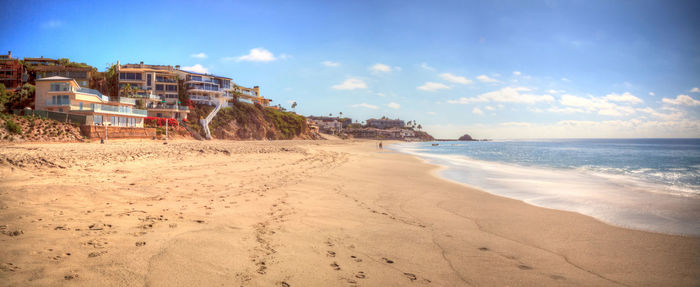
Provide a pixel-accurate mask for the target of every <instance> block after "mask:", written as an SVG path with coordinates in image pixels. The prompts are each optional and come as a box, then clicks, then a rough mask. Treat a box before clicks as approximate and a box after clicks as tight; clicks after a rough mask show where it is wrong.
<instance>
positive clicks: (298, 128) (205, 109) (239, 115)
mask: <svg viewBox="0 0 700 287" xmlns="http://www.w3.org/2000/svg"><path fill="white" fill-rule="evenodd" d="M212 109H213V107H211V106H206V105H198V106H196V107H195V108H194V109H193V110H192V111H191V112H190V114H189V116H188V118H189V119H190V123H189V124H188V125H189V127H191V128H192V129H194V130H196V131H198V132H200V133H201V131H202V127H201V126H199V118H200V117H202V118H204V117H206V116H207V115H208V114H209V112H211V110H212ZM209 129H210V130H211V134H212V137H213V138H215V139H226V140H290V139H320V136H319V135H318V134H316V133H314V132H312V131H311V130H310V129H309V127H308V125H307V124H306V118H305V117H304V116H300V115H297V114H294V113H291V112H283V111H279V110H276V109H273V108H265V107H262V106H260V105H253V104H249V103H243V102H236V103H234V106H233V107H230V108H222V109H221V110H220V111H219V112H218V113H217V114H216V116H215V117H214V119H213V120H212V121H211V123H210V124H209Z"/></svg>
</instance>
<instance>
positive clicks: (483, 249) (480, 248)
mask: <svg viewBox="0 0 700 287" xmlns="http://www.w3.org/2000/svg"><path fill="white" fill-rule="evenodd" d="M479 250H481V251H489V250H490V249H488V248H487V247H479Z"/></svg>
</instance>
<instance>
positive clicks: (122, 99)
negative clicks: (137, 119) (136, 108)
mask: <svg viewBox="0 0 700 287" xmlns="http://www.w3.org/2000/svg"><path fill="white" fill-rule="evenodd" d="M119 102H120V103H122V104H132V105H135V104H136V99H130V98H125V97H119Z"/></svg>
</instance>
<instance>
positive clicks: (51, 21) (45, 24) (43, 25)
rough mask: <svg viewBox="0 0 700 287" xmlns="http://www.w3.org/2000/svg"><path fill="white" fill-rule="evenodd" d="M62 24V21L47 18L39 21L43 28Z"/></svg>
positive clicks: (56, 26)
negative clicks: (47, 19)
mask: <svg viewBox="0 0 700 287" xmlns="http://www.w3.org/2000/svg"><path fill="white" fill-rule="evenodd" d="M61 26H63V21H61V20H49V21H46V22H43V23H41V28H44V29H55V28H59V27H61Z"/></svg>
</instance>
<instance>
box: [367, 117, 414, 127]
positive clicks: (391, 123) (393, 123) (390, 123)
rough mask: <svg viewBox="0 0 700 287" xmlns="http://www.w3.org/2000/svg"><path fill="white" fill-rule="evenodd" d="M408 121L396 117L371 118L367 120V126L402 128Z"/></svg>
mask: <svg viewBox="0 0 700 287" xmlns="http://www.w3.org/2000/svg"><path fill="white" fill-rule="evenodd" d="M405 125H406V123H405V122H404V121H402V120H399V119H396V120H391V119H369V120H367V126H368V127H373V128H378V129H390V128H402V127H404V126H405Z"/></svg>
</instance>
